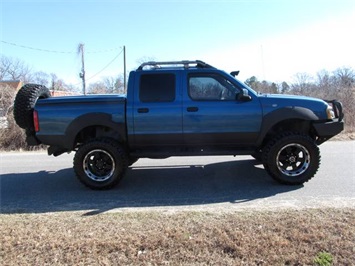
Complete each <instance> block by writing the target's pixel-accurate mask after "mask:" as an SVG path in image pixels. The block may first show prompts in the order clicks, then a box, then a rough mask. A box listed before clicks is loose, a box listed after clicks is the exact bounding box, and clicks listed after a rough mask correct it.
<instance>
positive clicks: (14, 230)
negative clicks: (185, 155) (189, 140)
mask: <svg viewBox="0 0 355 266" xmlns="http://www.w3.org/2000/svg"><path fill="white" fill-rule="evenodd" d="M0 234H1V238H0V261H1V264H2V265H317V264H315V258H316V257H317V256H319V254H320V252H326V253H327V254H329V256H330V257H331V258H332V259H333V264H334V265H354V263H355V262H354V254H355V209H302V210H279V211H265V210H264V211H255V210H253V211H239V212H224V213H212V212H203V211H202V212H196V211H176V212H164V211H148V210H146V211H122V212H117V213H101V214H95V212H87V213H84V212H60V213H44V214H2V215H0Z"/></svg>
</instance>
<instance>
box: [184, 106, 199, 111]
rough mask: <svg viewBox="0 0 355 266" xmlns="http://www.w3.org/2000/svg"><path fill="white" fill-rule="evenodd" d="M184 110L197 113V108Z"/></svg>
mask: <svg viewBox="0 0 355 266" xmlns="http://www.w3.org/2000/svg"><path fill="white" fill-rule="evenodd" d="M186 110H187V111H188V112H197V111H198V107H187V108H186Z"/></svg>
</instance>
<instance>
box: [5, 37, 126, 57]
mask: <svg viewBox="0 0 355 266" xmlns="http://www.w3.org/2000/svg"><path fill="white" fill-rule="evenodd" d="M1 42H2V43H5V44H8V45H12V46H16V47H19V48H23V49H29V50H35V51H39V52H45V53H56V54H75V53H76V51H58V50H49V49H43V48H36V47H31V46H27V45H22V44H17V43H13V42H7V41H3V40H1ZM119 49H122V48H121V47H114V48H109V49H105V50H97V51H87V52H86V53H88V54H101V53H108V52H113V51H117V50H119Z"/></svg>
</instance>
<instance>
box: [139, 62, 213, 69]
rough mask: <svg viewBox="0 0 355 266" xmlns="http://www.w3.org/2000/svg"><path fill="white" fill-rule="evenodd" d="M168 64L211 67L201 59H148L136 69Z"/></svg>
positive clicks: (185, 66) (186, 66)
mask: <svg viewBox="0 0 355 266" xmlns="http://www.w3.org/2000/svg"><path fill="white" fill-rule="evenodd" d="M169 65H170V66H176V65H183V67H184V68H189V67H190V65H196V67H199V68H213V66H211V65H209V64H206V63H205V62H203V61H201V60H194V61H189V60H182V61H165V62H156V61H149V62H145V63H143V64H141V65H140V66H139V67H138V69H137V70H143V68H144V67H146V66H152V67H155V68H159V67H160V66H169Z"/></svg>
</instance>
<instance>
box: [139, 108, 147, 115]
mask: <svg viewBox="0 0 355 266" xmlns="http://www.w3.org/2000/svg"><path fill="white" fill-rule="evenodd" d="M137 111H138V113H140V114H143V113H149V109H148V108H138V110H137Z"/></svg>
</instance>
